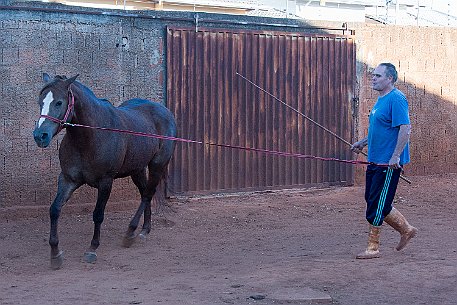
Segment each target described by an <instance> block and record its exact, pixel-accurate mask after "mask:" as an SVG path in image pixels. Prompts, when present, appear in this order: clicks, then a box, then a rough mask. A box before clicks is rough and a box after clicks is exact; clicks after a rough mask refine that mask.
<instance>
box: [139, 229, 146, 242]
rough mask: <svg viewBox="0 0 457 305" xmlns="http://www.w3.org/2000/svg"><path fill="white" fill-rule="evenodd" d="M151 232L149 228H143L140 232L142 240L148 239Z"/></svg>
mask: <svg viewBox="0 0 457 305" xmlns="http://www.w3.org/2000/svg"><path fill="white" fill-rule="evenodd" d="M148 234H149V230H142V231H141V232H140V234H138V236H139V237H140V239H141V240H143V241H144V240H146V237H147V236H148Z"/></svg>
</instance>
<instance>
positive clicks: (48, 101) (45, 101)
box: [38, 91, 54, 128]
mask: <svg viewBox="0 0 457 305" xmlns="http://www.w3.org/2000/svg"><path fill="white" fill-rule="evenodd" d="M53 100H54V95H53V94H52V92H51V91H49V92H48V94H46V97H45V98H44V99H43V107H42V108H41V115H49V107H50V106H51V103H52V101H53ZM44 120H45V118H43V117H41V118H40V120H39V121H38V128H39V127H40V126H41V124H43V122H44Z"/></svg>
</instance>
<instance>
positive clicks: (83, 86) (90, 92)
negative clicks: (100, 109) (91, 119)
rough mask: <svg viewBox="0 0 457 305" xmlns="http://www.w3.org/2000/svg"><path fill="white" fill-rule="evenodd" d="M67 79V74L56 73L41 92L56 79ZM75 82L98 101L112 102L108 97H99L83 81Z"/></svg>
mask: <svg viewBox="0 0 457 305" xmlns="http://www.w3.org/2000/svg"><path fill="white" fill-rule="evenodd" d="M67 79H68V77H67V76H65V75H56V76H54V79H53V80H52V81H51V82H49V83H47V84H46V85H45V86H44V87H43V89H41V91H40V94H41V93H42V92H43V91H44V90H46V89H47V88H49V87H51V86H52V85H54V84H55V82H56V81H63V80H67ZM73 84H74V85H79V86H80V88H81V89H82V90H84V91H85V93H86V94H88V95H91V96H92V97H93V98H94V99H96V100H98V101H100V102H103V103H108V104H111V102H110V101H109V100H108V99H106V98H99V97H97V96H96V95H95V93H94V92H93V91H92V90H91V89H89V87H87V86H86V85H84V84H83V83H81V82H79V81H77V80H76V81H75V82H74V83H73ZM111 105H112V104H111Z"/></svg>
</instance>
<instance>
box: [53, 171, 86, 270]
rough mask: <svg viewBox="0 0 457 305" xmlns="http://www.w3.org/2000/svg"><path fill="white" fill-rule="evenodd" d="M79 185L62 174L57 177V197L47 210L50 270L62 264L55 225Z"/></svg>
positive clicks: (61, 253) (61, 254)
mask: <svg viewBox="0 0 457 305" xmlns="http://www.w3.org/2000/svg"><path fill="white" fill-rule="evenodd" d="M79 186H81V184H77V183H74V182H72V181H71V180H69V179H67V178H66V177H65V176H64V175H63V174H62V173H60V175H59V182H58V187H57V195H56V197H55V199H54V201H53V202H52V204H51V206H50V208H49V217H50V221H51V229H50V231H49V245H50V246H51V268H52V269H59V268H60V267H61V266H62V263H63V251H61V250H59V236H58V233H57V225H58V222H59V216H60V212H61V210H62V207H63V205H64V204H65V203H66V202H67V201H68V199H70V197H71V194H73V192H74V191H75V190H76V189H77V188H78V187H79Z"/></svg>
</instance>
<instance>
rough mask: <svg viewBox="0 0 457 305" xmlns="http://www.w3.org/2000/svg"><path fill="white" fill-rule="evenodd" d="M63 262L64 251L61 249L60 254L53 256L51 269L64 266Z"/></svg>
mask: <svg viewBox="0 0 457 305" xmlns="http://www.w3.org/2000/svg"><path fill="white" fill-rule="evenodd" d="M62 264H63V251H60V252H59V254H57V255H56V256H54V257H51V269H53V270H57V269H60V267H62Z"/></svg>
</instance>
